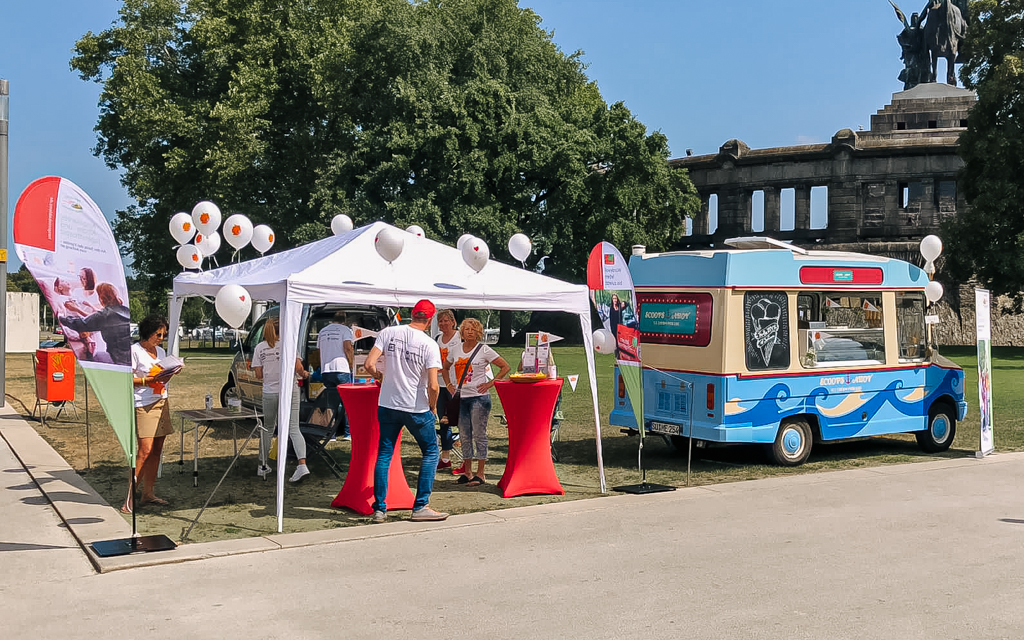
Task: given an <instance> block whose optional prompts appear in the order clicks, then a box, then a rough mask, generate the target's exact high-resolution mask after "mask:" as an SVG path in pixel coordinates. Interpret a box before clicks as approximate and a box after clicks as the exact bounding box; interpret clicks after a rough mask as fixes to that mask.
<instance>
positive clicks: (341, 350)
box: [316, 311, 356, 440]
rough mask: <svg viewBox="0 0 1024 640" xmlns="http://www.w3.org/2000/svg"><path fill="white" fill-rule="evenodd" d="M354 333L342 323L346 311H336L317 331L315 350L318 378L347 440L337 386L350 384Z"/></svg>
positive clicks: (352, 367) (335, 420) (346, 428)
mask: <svg viewBox="0 0 1024 640" xmlns="http://www.w3.org/2000/svg"><path fill="white" fill-rule="evenodd" d="M355 339H356V337H355V334H353V333H352V329H351V328H350V327H348V326H347V325H346V324H345V312H344V311H337V312H335V314H334V317H333V318H331V323H330V324H329V325H327V326H326V327H324V328H323V329H321V330H320V333H319V334H317V337H316V347H317V349H319V350H320V377H321V380H322V381H323V383H324V390H323V393H326V394H327V399H328V401H329V402H330V405H331V410H332V411H333V412H334V416H335V419H334V424H335V426H336V427H337V428H338V430H339V431H341V433H342V435H343V437H344V438H345V439H346V440H351V439H352V436H350V435H349V431H348V420H347V419H346V418H345V415H344V412H343V411H339V407H341V396H340V395H339V394H338V385H339V384H348V383H350V382H352V371H353V370H354V367H355V359H356V351H355V348H354V347H353V346H352V344H353V343H354V342H355Z"/></svg>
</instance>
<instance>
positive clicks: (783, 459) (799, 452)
mask: <svg viewBox="0 0 1024 640" xmlns="http://www.w3.org/2000/svg"><path fill="white" fill-rule="evenodd" d="M813 443H814V439H813V436H812V434H811V425H809V424H807V421H806V420H798V419H793V420H787V421H786V422H783V423H782V424H781V425H779V433H778V435H776V436H775V442H774V443H773V444H772V445H771V446H770V447H768V453H769V455H770V456H771V458H772V461H773V462H774V463H775V464H777V465H779V466H782V467H796V466H799V465H802V464H803V463H804V462H806V461H807V458H808V457H809V456H810V455H811V445H812V444H813Z"/></svg>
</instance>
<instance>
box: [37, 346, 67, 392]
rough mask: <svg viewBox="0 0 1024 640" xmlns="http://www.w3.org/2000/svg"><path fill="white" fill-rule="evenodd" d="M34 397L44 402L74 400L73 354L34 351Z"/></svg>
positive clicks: (63, 350) (49, 350) (56, 350)
mask: <svg viewBox="0 0 1024 640" xmlns="http://www.w3.org/2000/svg"><path fill="white" fill-rule="evenodd" d="M36 397H37V398H39V399H40V400H45V401H46V402H59V401H61V400H74V399H75V353H74V351H72V350H71V349H36Z"/></svg>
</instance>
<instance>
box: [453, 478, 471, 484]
mask: <svg viewBox="0 0 1024 640" xmlns="http://www.w3.org/2000/svg"><path fill="white" fill-rule="evenodd" d="M469 481H470V479H469V478H467V477H466V476H459V479H458V480H456V482H458V483H459V484H468V483H469Z"/></svg>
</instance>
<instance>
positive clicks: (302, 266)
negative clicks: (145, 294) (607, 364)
mask: <svg viewBox="0 0 1024 640" xmlns="http://www.w3.org/2000/svg"><path fill="white" fill-rule="evenodd" d="M388 226H389V225H387V224H386V223H384V222H374V223H372V224H369V225H367V226H364V227H360V228H358V229H353V230H352V231H350V232H348V233H345V234H342V235H339V236H331V237H328V238H324V239H323V240H319V241H317V242H313V243H311V244H307V245H304V246H301V247H297V248H295V249H290V250H288V251H282V252H281V253H276V254H273V255H269V256H264V257H262V258H257V259H255V260H249V261H246V262H242V263H238V264H232V265H229V266H225V267H220V268H218V269H212V270H210V271H206V272H203V273H182V274H179V275H178V276H177V277H176V278H175V279H174V294H175V295H176V296H187V295H206V296H216V295H217V292H218V291H219V290H220V288H221V287H222V286H224V285H226V284H238V285H241V286H243V287H245V288H246V289H247V290H248V291H249V293H250V295H252V296H253V297H254V298H256V299H259V300H276V301H278V302H282V301H284V300H285V299H286V297H287V299H288V300H290V301H294V302H301V303H311V304H313V303H320V302H351V303H357V304H377V305H384V306H388V305H390V306H403V307H410V306H412V305H413V304H415V303H416V301H417V300H420V299H421V298H428V299H430V300H431V301H432V302H433V303H434V304H435V305H437V306H438V307H455V308H470V309H513V310H521V311H532V310H557V311H566V312H569V313H577V314H589V313H590V298H589V291H588V289H587V287H586V285H576V284H570V283H567V282H563V281H561V280H557V279H555V278H550V277H547V276H543V275H540V274H537V273H534V272H532V271H527V270H524V269H521V268H518V267H512V266H509V265H507V264H502V263H500V262H497V261H496V260H493V259H491V260H489V261H488V262H487V265H486V266H484V268H483V269H482V270H481V271H480V272H479V273H475V272H474V271H473V270H472V269H471V268H470V267H469V265H467V264H466V262H465V261H464V260H463V259H462V252H460V251H459V250H458V249H455V248H454V247H449V246H447V245H444V244H441V243H440V242H437V241H435V240H430V239H428V238H420V237H417V236H414V235H412V234H405V238H404V239H405V243H404V248H403V250H402V254H401V255H400V256H399V257H398V258H397V259H396V260H395V261H394V262H393V263H391V264H388V263H387V262H385V261H384V259H383V258H381V256H380V255H379V254H378V253H377V251H376V249H375V248H374V240H375V238H376V236H377V234H378V233H379V232H380V231H381V230H382V229H384V228H386V227H388ZM403 233H404V232H403Z"/></svg>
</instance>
